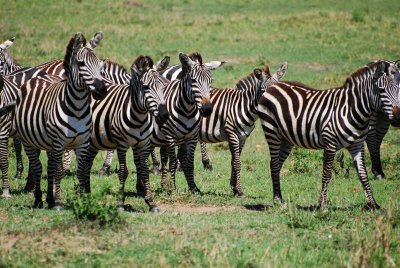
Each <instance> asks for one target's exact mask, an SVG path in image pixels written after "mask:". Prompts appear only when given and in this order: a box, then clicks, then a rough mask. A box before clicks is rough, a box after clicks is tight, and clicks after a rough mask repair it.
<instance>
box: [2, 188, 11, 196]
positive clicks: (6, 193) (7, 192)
mask: <svg viewBox="0 0 400 268" xmlns="http://www.w3.org/2000/svg"><path fill="white" fill-rule="evenodd" d="M1 197H4V198H10V197H11V194H10V190H9V189H5V190H3V194H2V195H1Z"/></svg>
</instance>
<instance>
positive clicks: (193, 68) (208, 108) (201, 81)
mask: <svg viewBox="0 0 400 268" xmlns="http://www.w3.org/2000/svg"><path fill="white" fill-rule="evenodd" d="M179 60H180V62H181V64H182V73H183V77H187V76H188V78H189V77H190V79H188V82H189V83H191V88H192V94H193V99H194V102H195V103H196V105H197V108H198V109H199V111H200V114H201V115H202V116H203V117H207V116H209V115H210V114H211V112H212V109H213V106H212V104H211V102H210V91H211V83H212V75H211V71H210V70H212V69H215V68H218V67H219V66H208V65H206V64H203V60H202V57H201V55H200V54H199V53H192V54H190V55H189V56H187V55H185V54H183V53H180V54H179ZM221 65H222V64H221Z"/></svg>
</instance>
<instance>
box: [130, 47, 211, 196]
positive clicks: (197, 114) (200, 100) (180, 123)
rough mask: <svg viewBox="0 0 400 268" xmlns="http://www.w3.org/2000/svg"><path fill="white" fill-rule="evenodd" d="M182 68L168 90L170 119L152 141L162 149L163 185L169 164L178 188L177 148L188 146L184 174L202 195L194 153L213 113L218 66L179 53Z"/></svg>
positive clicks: (140, 186)
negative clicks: (202, 126) (203, 120)
mask: <svg viewBox="0 0 400 268" xmlns="http://www.w3.org/2000/svg"><path fill="white" fill-rule="evenodd" d="M179 60H180V62H181V65H182V76H181V78H180V79H176V80H174V81H171V82H170V83H169V84H168V85H167V86H166V88H165V101H166V104H167V109H168V111H169V113H170V117H169V118H168V120H167V122H166V123H165V124H164V125H163V126H159V125H158V124H156V125H155V128H154V134H153V135H152V137H151V142H152V145H153V146H154V147H160V152H161V171H162V178H161V186H162V188H163V189H165V188H166V185H167V162H168V158H169V170H170V173H171V178H172V180H173V183H174V187H175V188H176V185H175V172H176V156H175V146H176V145H179V144H184V146H183V147H184V157H182V161H183V164H184V173H185V177H186V181H187V183H188V186H189V190H190V191H191V192H200V190H199V189H198V187H197V186H196V184H195V182H194V179H193V161H194V158H193V156H194V151H195V148H196V143H197V136H198V132H199V129H200V121H201V117H202V116H204V117H207V116H209V115H210V114H211V111H212V104H211V103H210V87H211V82H212V75H211V71H210V70H212V69H215V68H218V66H215V65H212V64H211V65H209V64H206V63H203V60H202V57H201V55H200V54H199V53H192V54H190V55H189V56H187V55H186V54H184V53H180V54H179ZM136 187H137V191H138V193H142V192H143V183H141V182H140V181H138V182H137V184H136Z"/></svg>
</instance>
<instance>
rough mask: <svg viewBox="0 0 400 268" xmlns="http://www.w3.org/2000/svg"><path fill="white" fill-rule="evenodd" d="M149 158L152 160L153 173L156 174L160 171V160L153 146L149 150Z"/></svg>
mask: <svg viewBox="0 0 400 268" xmlns="http://www.w3.org/2000/svg"><path fill="white" fill-rule="evenodd" d="M151 160H152V161H153V170H152V172H153V174H154V175H158V173H160V161H159V160H158V159H157V154H156V150H155V148H153V149H152V150H151Z"/></svg>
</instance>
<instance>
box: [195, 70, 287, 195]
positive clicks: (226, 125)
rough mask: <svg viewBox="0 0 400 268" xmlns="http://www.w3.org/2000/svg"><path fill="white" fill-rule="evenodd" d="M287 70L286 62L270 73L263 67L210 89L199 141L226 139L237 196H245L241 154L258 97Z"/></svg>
mask: <svg viewBox="0 0 400 268" xmlns="http://www.w3.org/2000/svg"><path fill="white" fill-rule="evenodd" d="M286 70H287V63H285V64H283V65H282V66H281V67H280V68H279V70H278V71H277V73H275V74H274V75H272V76H271V74H270V72H269V68H268V66H265V67H264V69H255V70H254V73H252V74H250V75H248V76H247V77H245V78H243V79H241V80H240V81H239V82H238V83H237V84H236V87H235V88H224V89H215V88H213V89H212V92H211V98H210V101H211V103H212V104H213V106H214V107H213V111H212V113H211V115H210V116H209V117H207V118H206V117H204V118H203V119H202V121H201V125H200V133H199V140H200V141H201V142H204V143H218V142H223V141H228V142H229V149H230V152H231V156H232V161H231V167H232V169H231V180H230V184H231V187H232V190H233V193H234V194H235V195H238V196H240V197H243V196H244V194H243V190H242V185H241V181H240V167H241V164H240V154H241V152H242V149H243V146H244V144H245V142H246V139H247V137H248V136H250V134H251V132H252V131H253V129H254V127H255V122H256V120H257V119H258V114H257V107H258V100H259V99H260V97H261V95H262V94H263V93H264V91H265V90H266V89H267V87H268V86H270V85H272V84H273V83H275V82H278V81H279V80H280V79H281V78H282V77H283V76H284V75H285V73H286ZM203 147H204V145H203ZM202 153H203V152H202Z"/></svg>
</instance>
